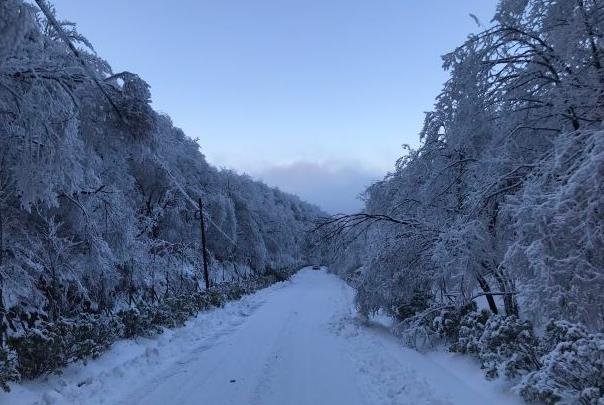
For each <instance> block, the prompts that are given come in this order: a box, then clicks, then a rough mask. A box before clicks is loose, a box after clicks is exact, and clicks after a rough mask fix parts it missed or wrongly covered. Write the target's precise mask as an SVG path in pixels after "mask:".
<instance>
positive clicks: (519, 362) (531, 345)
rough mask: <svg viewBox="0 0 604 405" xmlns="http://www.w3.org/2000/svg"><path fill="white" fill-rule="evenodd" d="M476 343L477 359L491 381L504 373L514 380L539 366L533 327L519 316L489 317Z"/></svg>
mask: <svg viewBox="0 0 604 405" xmlns="http://www.w3.org/2000/svg"><path fill="white" fill-rule="evenodd" d="M477 344H478V350H479V352H478V357H479V359H480V361H481V363H482V368H483V369H485V373H486V377H487V378H488V379H493V378H496V377H499V376H500V375H501V373H503V374H504V375H505V376H506V377H508V378H515V377H518V376H521V375H523V374H526V373H528V372H530V371H533V370H536V369H538V368H539V366H540V362H539V359H538V341H537V339H536V338H535V335H534V333H533V327H532V325H531V323H530V322H529V321H522V320H520V319H518V317H516V316H513V315H512V316H505V315H494V316H492V317H490V318H489V319H488V321H487V322H486V324H485V325H484V332H483V333H482V336H481V337H480V340H479V341H478V343H477Z"/></svg>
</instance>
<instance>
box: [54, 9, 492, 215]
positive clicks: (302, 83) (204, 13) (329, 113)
mask: <svg viewBox="0 0 604 405" xmlns="http://www.w3.org/2000/svg"><path fill="white" fill-rule="evenodd" d="M53 4H54V5H55V7H56V10H57V13H58V16H59V17H60V18H61V19H67V20H71V21H74V22H76V23H77V24H78V26H79V29H80V31H81V32H82V33H83V34H84V35H85V36H87V37H88V39H89V40H91V41H92V43H93V44H94V45H95V48H96V50H97V52H98V53H99V55H100V56H102V57H103V58H105V59H106V60H108V61H109V62H110V63H111V65H112V66H113V68H114V71H116V72H119V71H122V70H128V71H132V72H135V73H138V74H139V75H140V76H141V77H143V78H144V79H145V80H146V81H147V82H148V83H149V84H150V85H151V91H152V94H153V104H154V107H155V108H156V109H158V110H160V111H162V112H165V113H168V114H169V115H170V116H171V117H172V119H173V121H174V123H175V124H176V125H177V126H179V127H181V128H183V130H184V131H185V132H186V133H187V134H188V135H189V136H191V137H193V138H199V143H200V145H201V147H202V151H203V153H204V154H205V155H206V157H207V159H208V161H209V162H210V163H212V164H214V165H217V166H223V167H228V168H232V169H235V170H237V171H240V172H247V173H249V174H251V175H253V176H255V177H258V178H261V179H263V180H264V181H265V182H266V183H268V184H271V185H276V186H278V187H279V188H281V189H283V190H285V191H289V192H293V193H296V194H298V195H300V196H301V197H302V198H304V199H306V200H309V201H311V202H313V203H316V204H318V205H320V206H321V207H323V208H324V209H326V210H328V211H330V212H339V211H344V212H350V211H352V210H355V209H357V208H359V207H360V205H361V203H360V201H359V200H358V199H356V196H357V195H358V194H359V193H360V192H361V191H362V190H363V188H364V187H365V186H366V185H367V184H369V183H370V182H371V181H373V180H377V179H379V178H381V177H382V176H383V175H384V174H385V173H386V172H387V171H388V170H389V169H391V168H392V167H393V165H394V162H395V160H396V159H397V158H398V157H399V156H400V155H401V154H402V149H401V145H402V144H404V143H408V144H411V145H417V142H418V135H417V134H418V132H419V130H420V128H421V125H422V121H423V112H424V111H427V110H429V109H430V108H431V107H432V105H433V101H434V97H435V96H436V95H437V94H438V92H439V90H440V88H441V85H442V83H443V81H444V80H445V79H446V73H445V72H443V71H442V68H441V59H440V55H442V54H443V53H445V52H447V51H449V50H451V49H453V48H454V47H455V46H457V45H459V44H460V43H461V42H462V41H463V40H464V39H465V38H466V36H467V35H468V34H469V33H470V32H476V31H477V30H478V28H477V26H476V23H475V22H474V21H473V20H472V19H471V18H470V17H469V13H473V14H475V15H476V16H478V18H479V19H480V20H481V21H482V22H483V24H484V23H487V22H488V21H489V20H490V19H491V17H492V15H493V13H494V10H495V4H496V2H495V0H456V1H452V0H421V1H420V0H304V1H303V0H213V1H209V0H196V1H195V0H178V1H159V0H146V1H145V0H128V1H123V0H120V1H118V0H104V1H95V2H91V1H82V0H54V1H53Z"/></svg>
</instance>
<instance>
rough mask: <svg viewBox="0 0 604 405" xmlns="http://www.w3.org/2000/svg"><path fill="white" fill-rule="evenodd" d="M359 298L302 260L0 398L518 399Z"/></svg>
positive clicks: (368, 402) (352, 402)
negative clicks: (192, 314)
mask: <svg viewBox="0 0 604 405" xmlns="http://www.w3.org/2000/svg"><path fill="white" fill-rule="evenodd" d="M352 301H353V292H352V290H351V289H350V288H349V287H348V286H347V285H346V284H345V283H344V282H342V281H341V280H340V279H338V278H337V277H335V276H334V275H331V274H328V273H327V272H326V271H325V270H324V269H323V270H312V269H310V268H306V269H303V270H301V271H300V272H299V273H298V274H297V275H296V276H294V277H293V278H292V280H290V281H287V282H284V283H279V284H276V285H273V286H272V287H269V288H267V289H265V290H262V291H260V292H258V293H256V294H254V295H250V296H247V297H245V298H243V299H241V300H240V301H237V302H232V303H229V304H227V305H226V306H225V307H224V308H219V309H215V310H212V311H208V312H205V313H201V314H200V315H199V316H197V317H196V318H195V319H193V320H191V321H190V322H189V323H188V324H187V325H186V326H185V327H183V328H179V329H175V330H169V331H166V332H165V333H163V334H161V335H159V336H157V337H155V338H152V339H139V340H136V341H122V342H119V343H117V344H115V345H114V346H113V347H112V349H111V350H110V351H109V352H108V353H106V354H104V355H103V356H101V357H100V358H99V359H97V360H93V361H90V362H89V363H88V364H87V365H83V364H75V365H73V366H71V367H69V368H68V369H66V370H65V371H64V373H63V375H61V376H52V377H50V378H48V379H47V380H45V381H35V382H30V383H26V384H22V385H15V386H13V391H12V392H11V393H9V394H0V404H3V405H4V404H124V405H126V404H127V405H133V404H145V405H154V404H157V405H160V404H161V405H164V404H184V405H186V404H191V405H193V404H195V405H197V404H213V405H220V404H233V405H246V404H254V405H256V404H257V405H283V404H290V405H302V404H308V405H320V404H326V405H333V404H345V405H361V404H363V405H379V404H414V405H418V404H464V405H466V404H481V405H482V404H508V403H516V400H515V399H514V398H513V397H511V396H507V395H505V394H503V393H500V392H499V391H500V389H501V388H500V387H499V386H497V385H495V384H492V383H488V382H486V381H485V380H484V379H483V378H482V376H481V373H480V371H479V370H478V369H477V366H476V365H474V364H471V363H469V362H468V361H467V359H458V358H454V357H451V356H449V355H445V354H441V355H434V354H432V355H423V354H420V353H418V352H416V351H413V350H410V349H406V348H404V347H402V346H401V344H400V343H399V342H398V341H397V340H396V339H395V338H394V337H393V336H391V335H390V334H389V333H388V331H387V329H386V328H385V327H384V326H381V325H380V324H378V323H367V322H362V321H361V320H359V319H358V318H357V317H356V315H355V312H354V308H353V302H352Z"/></svg>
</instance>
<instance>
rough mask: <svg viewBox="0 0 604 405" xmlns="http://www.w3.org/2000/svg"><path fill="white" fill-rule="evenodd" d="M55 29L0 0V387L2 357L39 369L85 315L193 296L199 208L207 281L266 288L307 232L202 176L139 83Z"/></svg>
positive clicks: (231, 182)
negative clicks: (255, 281) (264, 282)
mask: <svg viewBox="0 0 604 405" xmlns="http://www.w3.org/2000/svg"><path fill="white" fill-rule="evenodd" d="M44 4H47V3H44ZM47 6H48V7H49V8H50V11H51V12H52V13H54V11H53V10H52V7H51V6H50V4H47ZM59 24H60V26H61V30H57V27H56V26H54V25H53V24H51V23H49V21H48V20H47V18H46V17H45V15H44V14H42V13H41V12H40V10H39V9H38V8H37V7H36V6H34V5H32V4H30V3H27V2H25V1H23V0H2V1H0V347H1V350H0V353H1V355H0V369H2V366H3V365H4V366H6V367H5V368H4V374H5V376H6V375H8V374H10V373H9V372H8V371H6V370H9V369H10V367H13V368H15V367H16V369H17V371H19V370H18V369H19V368H20V367H21V370H20V371H21V372H23V371H24V369H23V367H24V366H23V364H19V358H16V359H15V356H16V355H18V356H17V357H21V358H22V359H26V358H27V356H28V355H31V356H33V358H34V359H38V360H39V359H41V358H43V356H42V355H41V354H40V353H44V350H47V349H48V347H47V346H49V345H53V344H56V345H58V344H59V343H58V342H57V341H56V340H53V339H54V338H53V337H52V336H50V335H49V333H50V332H49V331H52V330H55V329H53V328H55V327H58V325H64V324H70V325H71V324H74V322H75V324H74V325H77V322H78V320H83V322H85V325H88V326H86V327H84V329H86V328H87V327H89V328H92V330H96V329H95V328H97V329H98V327H99V325H97V324H95V321H94V320H95V319H101V318H102V319H114V318H115V315H116V314H117V313H122V314H130V315H131V316H135V315H136V314H137V313H140V314H143V313H145V311H147V312H148V311H151V312H152V313H155V312H156V310H151V309H148V308H149V307H150V306H152V307H157V308H164V309H165V308H166V305H168V307H170V305H172V304H169V303H170V302H173V301H174V300H175V299H177V298H178V299H182V297H193V298H192V299H194V300H197V301H199V300H201V298H199V299H198V298H195V297H196V296H197V295H199V294H202V292H201V289H202V287H201V286H203V273H202V272H200V268H201V267H202V266H201V263H200V258H201V245H200V229H201V228H200V218H199V215H200V213H199V210H198V207H197V201H198V199H199V198H201V200H202V201H203V204H204V206H205V212H204V218H205V219H206V225H207V240H208V251H209V258H210V276H211V279H212V281H213V283H214V284H216V283H220V282H223V281H241V280H245V279H252V278H259V277H262V279H266V277H269V276H268V275H269V274H270V275H271V276H270V277H269V278H270V279H272V280H274V279H276V278H282V275H284V274H288V273H289V272H290V271H291V269H293V268H296V267H297V266H300V265H301V264H302V263H305V262H307V261H308V258H309V254H310V253H311V242H310V240H309V239H308V237H307V234H306V231H307V228H308V226H309V225H310V223H311V222H312V221H313V220H314V218H316V217H317V216H318V215H320V214H321V213H320V211H319V210H318V209H317V208H316V207H314V206H311V205H309V204H306V203H303V202H302V201H300V200H299V199H298V198H296V197H294V196H291V195H288V194H285V193H282V192H280V191H279V190H276V189H272V188H269V187H267V186H266V185H264V184H262V183H259V182H256V181H253V180H252V179H250V178H248V177H246V176H242V175H238V174H236V173H232V172H229V171H224V170H223V171H219V170H216V169H215V168H213V167H211V166H210V165H208V163H207V162H206V161H205V159H204V156H203V155H202V154H201V153H200V151H199V147H198V144H197V142H196V141H195V140H193V139H190V138H188V137H186V136H185V134H183V132H182V131H181V130H180V129H178V128H176V127H174V125H173V124H172V122H171V121H170V118H169V117H168V116H166V115H162V114H159V113H157V112H155V111H154V110H153V109H152V107H151V105H150V99H151V93H150V90H149V86H148V85H147V83H145V82H144V81H143V80H142V79H141V78H140V77H138V76H137V75H135V74H133V73H129V72H121V73H114V72H113V71H112V70H111V67H110V66H109V64H108V63H107V62H105V61H104V60H103V59H101V58H100V57H99V56H98V55H96V54H95V52H94V50H93V48H92V45H91V44H90V43H89V42H88V41H87V40H86V39H85V38H84V37H83V36H82V35H80V34H79V33H78V32H77V31H76V29H75V25H74V24H72V23H70V22H64V21H63V22H61V21H60V22H59ZM60 31H63V33H65V35H66V37H67V40H65V38H64V37H63V36H62V34H61V32H60ZM68 42H71V43H72V44H74V46H75V49H76V52H73V50H72V49H70V48H69V46H68ZM76 53H77V56H76ZM246 288H248V287H246ZM196 294H197V295H196ZM236 295H237V294H235V296H236ZM179 297H180V298H179ZM166 303H168V304H166ZM181 304H182V305H184V304H183V303H181ZM181 304H179V305H181ZM191 305H192V307H193V308H197V309H199V308H202V307H203V306H204V305H202V304H199V305H195V304H194V303H191ZM124 311H126V312H124ZM128 311H130V312H128ZM177 312H178V311H176V312H175V314H176V313H177ZM189 312H191V311H189ZM193 312H194V311H193ZM162 313H163V315H162V316H170V311H168V310H165V311H163V312H162ZM130 315H129V316H130ZM174 316H177V315H174ZM122 321H123V320H122ZM103 322H104V321H103ZM124 322H126V323H128V322H130V323H132V322H135V321H134V320H128V321H124ZM124 322H122V324H124ZM177 323H178V322H177ZM159 324H161V325H164V324H170V322H168V321H165V322H164V321H162V322H159ZM65 330H67V332H65ZM65 330H63V332H65V333H70V332H68V330H69V329H65ZM63 332H61V333H63ZM61 333H59V334H58V335H61ZM74 333H75V332H74ZM84 335H85V334H84ZM118 335H119V334H118ZM127 335H128V334H127ZM130 335H135V333H132V334H130ZM28 336H29V337H31V339H34V340H31V339H30V340H29V341H27V339H25V337H28ZM38 338H39V339H38ZM24 339H25V340H24ZM35 339H38V340H35ZM90 339H92V342H94V341H95V339H94V338H92V337H90ZM109 340H111V339H109ZM57 347H59V346H57ZM57 347H55V349H56V350H59V351H60V350H62V349H60V347H59V348H57ZM36 350H38V351H39V353H38V354H40V356H38V357H36V355H35V353H34V352H35V351H36ZM48 350H50V349H48ZM53 350H54V349H53ZM26 353H29V354H26ZM76 357H77V356H76ZM15 362H16V363H15ZM34 363H35V361H34ZM59 363H60V362H59ZM9 366H10V367H9ZM50 369H52V367H46V368H45V369H44V371H50ZM38 374H39V373H35V372H29V371H26V370H25V373H24V376H27V377H31V376H35V375H38ZM1 375H2V372H1V371H0V379H2V376H1ZM11 375H12V374H11Z"/></svg>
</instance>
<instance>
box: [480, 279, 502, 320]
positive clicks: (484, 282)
mask: <svg viewBox="0 0 604 405" xmlns="http://www.w3.org/2000/svg"><path fill="white" fill-rule="evenodd" d="M476 280H477V281H478V285H479V286H480V288H482V291H483V292H484V293H485V294H486V295H485V297H486V299H487V303H488V304H489V309H490V310H491V312H492V313H494V314H497V313H498V312H499V311H498V310H497V303H496V302H495V298H494V297H493V296H492V295H490V294H489V293H490V292H491V287H490V286H489V283H487V280H485V279H484V277H482V276H481V275H480V274H478V275H476Z"/></svg>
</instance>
